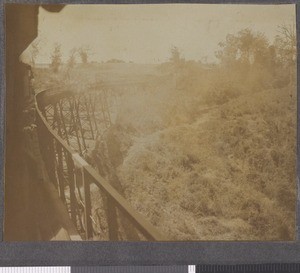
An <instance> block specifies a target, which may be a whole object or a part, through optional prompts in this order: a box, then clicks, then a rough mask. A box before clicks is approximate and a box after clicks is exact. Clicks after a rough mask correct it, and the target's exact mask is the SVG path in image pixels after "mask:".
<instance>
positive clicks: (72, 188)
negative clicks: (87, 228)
mask: <svg viewBox="0 0 300 273" xmlns="http://www.w3.org/2000/svg"><path fill="white" fill-rule="evenodd" d="M67 166H68V178H69V189H70V208H71V219H72V221H73V223H74V224H75V226H76V227H77V220H76V207H77V205H76V202H77V200H76V196H75V183H74V163H73V159H72V155H71V154H69V153H68V154H67Z"/></svg>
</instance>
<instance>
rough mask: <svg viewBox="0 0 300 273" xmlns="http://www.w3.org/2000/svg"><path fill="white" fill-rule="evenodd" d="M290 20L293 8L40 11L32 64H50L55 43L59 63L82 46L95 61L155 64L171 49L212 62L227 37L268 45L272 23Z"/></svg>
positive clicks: (273, 30)
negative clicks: (249, 34) (254, 38)
mask: <svg viewBox="0 0 300 273" xmlns="http://www.w3.org/2000/svg"><path fill="white" fill-rule="evenodd" d="M294 22H295V6H294V5H221V4H218V5H215V4H214V5H213V4H206V5H204V4H157V5H145V4H144V5H68V6H66V7H65V8H64V9H63V10H62V11H61V12H60V13H50V12H47V11H45V10H44V9H42V8H40V11H39V34H38V39H41V41H42V42H41V43H40V54H39V56H38V59H37V62H39V63H41V62H43V63H48V62H50V54H51V52H52V50H53V47H54V44H55V43H59V44H61V46H62V53H63V57H64V58H63V60H64V61H65V60H66V58H67V57H68V55H69V51H70V50H71V49H72V48H73V47H80V46H85V45H89V46H90V47H91V49H92V51H93V52H94V55H93V57H92V59H93V60H94V61H99V62H101V61H106V60H108V59H112V58H116V59H122V60H124V61H133V62H137V63H159V62H163V61H166V60H167V59H168V58H169V54H170V53H169V52H170V48H171V47H172V46H177V47H178V48H179V49H180V50H181V52H182V54H183V55H184V57H185V58H186V59H194V60H201V59H202V60H203V58H205V57H206V56H207V58H208V60H209V61H213V60H214V59H215V57H214V55H215V51H216V50H217V49H218V43H219V42H220V41H222V40H224V39H225V37H226V35H227V34H228V33H236V32H238V31H239V30H240V29H243V28H251V29H253V30H255V31H261V32H264V33H265V34H266V36H267V37H268V38H269V39H270V40H271V41H272V40H273V38H274V36H275V35H276V33H277V26H278V25H281V24H293V23H294Z"/></svg>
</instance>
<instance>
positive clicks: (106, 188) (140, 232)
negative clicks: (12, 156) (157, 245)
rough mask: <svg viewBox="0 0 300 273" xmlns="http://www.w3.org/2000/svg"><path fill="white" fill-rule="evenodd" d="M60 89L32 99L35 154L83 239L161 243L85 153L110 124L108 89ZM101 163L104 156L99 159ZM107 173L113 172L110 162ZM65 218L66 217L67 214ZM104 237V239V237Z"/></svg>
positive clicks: (110, 100) (89, 152)
mask: <svg viewBox="0 0 300 273" xmlns="http://www.w3.org/2000/svg"><path fill="white" fill-rule="evenodd" d="M73 90H74V89H72V87H59V88H55V89H54V88H53V89H48V90H44V91H41V92H39V93H37V94H36V95H35V107H36V114H35V122H36V131H37V136H38V143H39V145H38V146H39V151H40V155H41V159H42V161H43V164H44V172H46V174H44V175H47V176H48V178H49V181H51V183H53V185H54V187H55V188H56V191H55V192H57V194H58V196H59V199H60V201H61V202H62V203H63V204H64V207H65V209H66V210H67V212H68V215H69V217H70V219H71V221H72V223H73V225H74V226H75V228H76V230H77V232H78V235H79V236H77V237H76V238H77V239H78V238H79V239H80V240H81V239H82V240H99V238H100V239H104V240H152V241H156V240H159V241H164V240H166V237H165V236H164V235H162V234H161V233H160V232H159V231H158V230H157V229H156V228H155V227H154V226H153V225H152V224H151V223H150V222H149V221H148V220H146V219H145V218H144V217H143V216H142V215H141V214H139V213H138V212H137V211H136V210H135V209H134V208H133V207H132V206H131V205H130V203H129V202H128V201H127V200H126V199H125V197H124V195H123V194H122V192H121V191H120V190H118V189H117V188H116V187H114V185H113V183H111V181H110V179H109V177H113V175H114V174H111V173H108V174H107V176H106V177H105V176H103V175H100V172H99V170H98V169H97V167H95V166H93V164H91V162H89V156H88V154H91V153H93V152H95V151H94V150H93V149H94V147H95V145H96V146H97V143H98V142H99V141H101V137H102V136H103V134H105V132H106V131H107V130H109V128H110V127H111V125H112V123H113V122H112V115H113V114H112V110H111V104H112V101H113V100H114V101H115V99H114V92H112V90H113V89H108V88H105V87H101V86H100V87H99V86H95V87H89V88H88V90H89V91H85V92H75V91H73ZM104 158H105V157H104ZM105 164H106V165H107V166H108V170H109V171H108V172H113V170H112V168H110V165H111V164H110V163H109V162H106V163H105ZM66 215H67V214H66ZM105 234H106V235H105Z"/></svg>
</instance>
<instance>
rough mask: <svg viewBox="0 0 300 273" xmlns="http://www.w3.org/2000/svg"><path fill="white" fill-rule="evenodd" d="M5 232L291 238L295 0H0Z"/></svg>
mask: <svg viewBox="0 0 300 273" xmlns="http://www.w3.org/2000/svg"><path fill="white" fill-rule="evenodd" d="M5 18H6V19H5V20H6V21H5V35H6V49H5V57H6V68H5V71H6V74H5V75H6V102H5V103H6V115H5V118H6V121H5V122H6V127H5V164H4V174H5V177H4V184H5V193H4V199H5V200H4V207H5V208H4V209H5V211H4V240H5V241H83V240H86V241H293V240H295V238H296V196H297V188H296V155H297V154H296V143H297V142H296V141H297V140H296V136H297V135H296V133H297V88H296V85H297V70H296V63H297V50H296V11H295V5H294V4H281V5H278V4H277V5H270V4H269V5H245V4H109V5H104V4H90V5H84V4H72V5H71V4H69V5H50V4H49V5H33V4H26V5H22V4H5Z"/></svg>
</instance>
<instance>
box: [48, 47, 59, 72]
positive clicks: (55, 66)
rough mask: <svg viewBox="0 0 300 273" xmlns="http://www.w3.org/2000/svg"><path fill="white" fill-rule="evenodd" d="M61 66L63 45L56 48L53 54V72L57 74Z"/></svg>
mask: <svg viewBox="0 0 300 273" xmlns="http://www.w3.org/2000/svg"><path fill="white" fill-rule="evenodd" d="M60 65H61V45H59V44H56V45H55V46H54V50H53V53H52V54H51V65H50V66H51V68H52V70H53V72H55V73H57V72H58V70H59V67H60Z"/></svg>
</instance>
